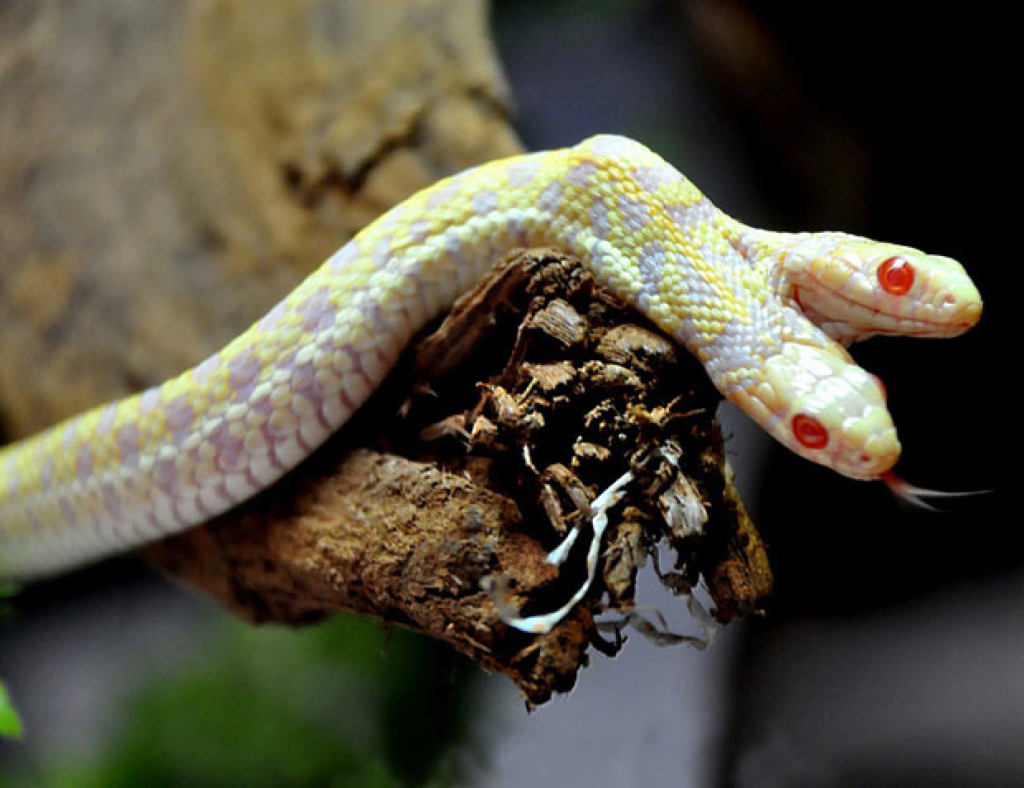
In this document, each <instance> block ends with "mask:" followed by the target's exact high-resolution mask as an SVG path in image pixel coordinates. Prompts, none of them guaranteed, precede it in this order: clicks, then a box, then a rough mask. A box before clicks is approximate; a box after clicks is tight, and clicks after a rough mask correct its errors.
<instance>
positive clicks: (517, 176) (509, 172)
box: [505, 157, 541, 186]
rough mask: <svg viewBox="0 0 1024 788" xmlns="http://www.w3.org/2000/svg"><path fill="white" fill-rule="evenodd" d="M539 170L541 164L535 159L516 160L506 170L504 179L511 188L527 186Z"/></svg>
mask: <svg viewBox="0 0 1024 788" xmlns="http://www.w3.org/2000/svg"><path fill="white" fill-rule="evenodd" d="M540 168H541V163H540V161H539V160H538V159H537V158H536V157H527V158H524V159H517V160H516V161H514V162H513V163H512V164H510V165H509V166H508V167H507V168H506V170H505V177H506V178H508V182H509V185H511V186H529V185H530V184H531V183H532V182H533V179H534V178H536V177H537V172H538V171H539V170H540Z"/></svg>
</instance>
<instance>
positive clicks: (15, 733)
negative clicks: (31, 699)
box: [0, 682, 22, 739]
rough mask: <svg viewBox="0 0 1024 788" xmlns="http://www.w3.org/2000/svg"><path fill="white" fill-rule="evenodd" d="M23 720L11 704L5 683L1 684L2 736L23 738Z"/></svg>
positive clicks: (0, 733)
mask: <svg viewBox="0 0 1024 788" xmlns="http://www.w3.org/2000/svg"><path fill="white" fill-rule="evenodd" d="M21 733H22V730H21V718H19V717H18V712H17V711H16V710H15V708H14V704H13V703H11V699H10V697H8V695H7V690H6V688H5V687H4V685H3V683H2V682H0V736H6V737H7V738H14V739H17V738H21Z"/></svg>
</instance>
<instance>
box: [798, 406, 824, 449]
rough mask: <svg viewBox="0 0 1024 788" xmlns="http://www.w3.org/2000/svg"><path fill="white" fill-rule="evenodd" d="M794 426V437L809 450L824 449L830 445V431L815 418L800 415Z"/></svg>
mask: <svg viewBox="0 0 1024 788" xmlns="http://www.w3.org/2000/svg"><path fill="white" fill-rule="evenodd" d="M792 426H793V435H794V436H795V437H796V439H797V440H798V441H800V443H802V444H803V445H804V446H806V447H807V448H808V449H824V448H825V446H826V445H827V444H828V430H827V429H825V425H824V424H822V423H821V422H820V421H818V420H817V419H816V418H814V416H808V415H807V414H806V413H798V414H797V415H796V416H794V417H793V425H792Z"/></svg>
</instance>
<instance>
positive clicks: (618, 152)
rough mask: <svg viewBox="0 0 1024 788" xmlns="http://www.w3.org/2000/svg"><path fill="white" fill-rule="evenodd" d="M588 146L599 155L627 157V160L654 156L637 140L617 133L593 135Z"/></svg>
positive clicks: (616, 157)
mask: <svg viewBox="0 0 1024 788" xmlns="http://www.w3.org/2000/svg"><path fill="white" fill-rule="evenodd" d="M588 148H589V149H590V151H591V152H592V153H595V154H597V155H598V156H608V157H609V158H613V159H625V160H627V161H637V160H643V159H650V158H651V157H652V156H651V152H650V151H649V150H648V149H647V148H645V147H644V146H643V145H641V144H640V143H639V142H637V141H636V140H631V139H629V138H628V137H620V136H618V135H615V134H602V135H600V136H597V137H593V138H592V139H591V141H590V144H589V145H588Z"/></svg>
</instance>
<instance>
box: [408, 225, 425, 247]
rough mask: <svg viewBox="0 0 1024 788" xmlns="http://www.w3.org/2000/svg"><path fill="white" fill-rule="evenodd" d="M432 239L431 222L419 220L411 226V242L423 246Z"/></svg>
mask: <svg viewBox="0 0 1024 788" xmlns="http://www.w3.org/2000/svg"><path fill="white" fill-rule="evenodd" d="M429 237H430V222H427V221H425V220H423V219H417V220H416V221H414V222H413V223H412V224H410V225H409V242H410V243H413V244H421V243H423V242H424V241H425V240H427V238H429Z"/></svg>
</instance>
